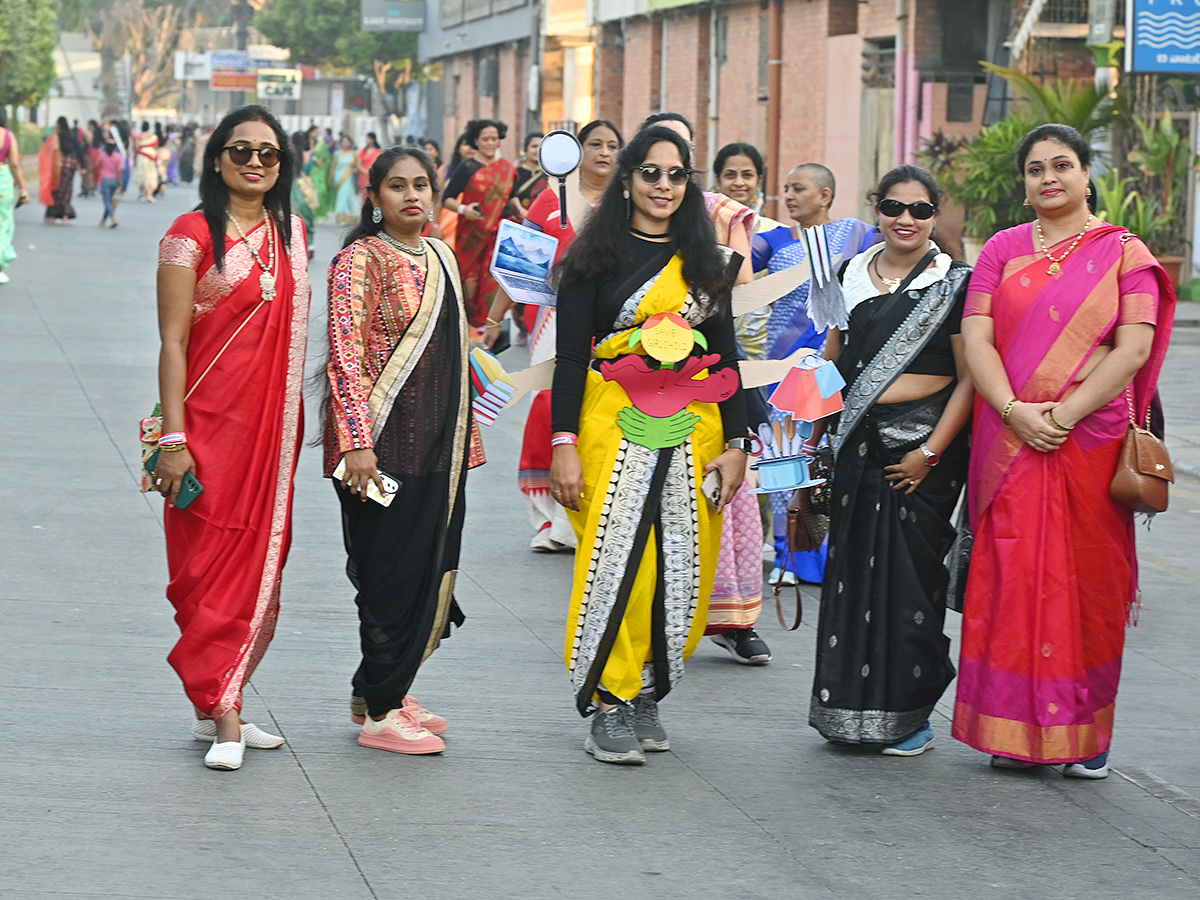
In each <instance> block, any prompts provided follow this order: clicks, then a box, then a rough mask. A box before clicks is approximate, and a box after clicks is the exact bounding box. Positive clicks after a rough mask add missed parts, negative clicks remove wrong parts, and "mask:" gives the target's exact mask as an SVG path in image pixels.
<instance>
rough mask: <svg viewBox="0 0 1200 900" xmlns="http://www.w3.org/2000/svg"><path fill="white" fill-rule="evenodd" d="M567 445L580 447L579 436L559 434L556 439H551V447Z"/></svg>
mask: <svg viewBox="0 0 1200 900" xmlns="http://www.w3.org/2000/svg"><path fill="white" fill-rule="evenodd" d="M565 444H571V445H573V446H578V445H579V435H577V434H557V435H555V436H554V437H552V438H550V446H551V447H562V446H563V445H565Z"/></svg>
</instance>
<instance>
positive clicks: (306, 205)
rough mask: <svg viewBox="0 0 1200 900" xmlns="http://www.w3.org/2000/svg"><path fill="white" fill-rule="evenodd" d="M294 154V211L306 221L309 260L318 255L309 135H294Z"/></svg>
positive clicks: (315, 197) (315, 202)
mask: <svg viewBox="0 0 1200 900" xmlns="http://www.w3.org/2000/svg"><path fill="white" fill-rule="evenodd" d="M292 152H293V153H294V154H295V157H296V178H295V180H294V181H293V182H292V209H294V210H295V211H296V215H298V216H299V217H300V218H301V219H303V220H304V233H305V235H306V236H307V237H308V258H309V259H312V258H313V256H314V255H315V253H316V250H315V249H314V247H315V242H316V239H317V236H316V228H317V223H316V217H315V215H314V210H315V208H316V204H317V191H316V188H315V187H313V180H312V175H311V172H312V169H313V162H312V152H311V151H310V150H309V149H308V135H306V134H305V133H304V132H303V131H297V132H296V133H295V134H293V135H292Z"/></svg>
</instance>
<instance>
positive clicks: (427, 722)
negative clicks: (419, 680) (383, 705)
mask: <svg viewBox="0 0 1200 900" xmlns="http://www.w3.org/2000/svg"><path fill="white" fill-rule="evenodd" d="M404 706H405V708H408V707H412V708H413V709H414V710H415V711H416V714H417V721H418V722H420V723H421V725H422V727H423V728H424V729H425V730H426V731H428V732H429V733H430V734H445V733H446V730H447V729H448V728H449V727H450V726H449V724H447V722H446V720H445V719H443V718H442V717H441V716H439V715H435V714H434V713H431V712H430V711H429V710H427V709H426V708H425V707H423V706H422V705H421V703H420V701H419V700H417V698H416V697H414V696H413V695H412V694H408V695H406V696H405V698H404ZM366 719H367V701H366V700H364V699H363V698H362V697H351V698H350V721H351V722H353V723H354V724H355V725H361V724H363V722H365V721H366Z"/></svg>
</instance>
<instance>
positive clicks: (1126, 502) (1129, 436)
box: [1110, 391, 1175, 515]
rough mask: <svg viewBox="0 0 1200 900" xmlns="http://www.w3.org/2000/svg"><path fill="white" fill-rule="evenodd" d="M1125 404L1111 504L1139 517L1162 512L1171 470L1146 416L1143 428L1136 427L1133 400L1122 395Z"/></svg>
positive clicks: (1160, 442)
mask: <svg viewBox="0 0 1200 900" xmlns="http://www.w3.org/2000/svg"><path fill="white" fill-rule="evenodd" d="M1125 397H1126V400H1128V402H1129V427H1128V428H1127V429H1126V430H1125V439H1124V440H1123V441H1122V442H1121V458H1120V460H1119V462H1118V463H1117V471H1116V474H1115V475H1113V480H1112V487H1111V489H1110V493H1111V494H1112V498H1113V500H1115V501H1116V502H1117V503H1119V504H1121V505H1122V506H1124V507H1126V508H1127V509H1131V510H1133V511H1134V512H1140V513H1150V514H1151V515H1153V514H1154V513H1160V512H1166V509H1167V501H1168V499H1169V498H1168V488H1169V485H1170V484H1173V483H1174V481H1175V470H1174V469H1173V468H1172V467H1171V457H1170V455H1169V454H1168V453H1167V448H1166V446H1165V445H1164V444H1163V442H1162V441H1160V440H1159V439H1158V438H1157V437H1155V435H1154V434H1153V432H1151V431H1150V414H1149V413H1147V414H1146V427H1145V428H1142V427H1140V426H1139V425H1138V423H1137V419H1136V417H1135V414H1134V410H1133V397H1132V396H1130V393H1129V392H1128V391H1126V392H1125Z"/></svg>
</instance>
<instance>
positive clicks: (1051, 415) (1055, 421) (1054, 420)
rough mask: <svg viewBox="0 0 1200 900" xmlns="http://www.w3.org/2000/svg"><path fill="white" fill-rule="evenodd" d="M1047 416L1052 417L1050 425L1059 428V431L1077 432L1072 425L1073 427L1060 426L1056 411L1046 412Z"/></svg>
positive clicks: (1049, 410)
mask: <svg viewBox="0 0 1200 900" xmlns="http://www.w3.org/2000/svg"><path fill="white" fill-rule="evenodd" d="M1046 415H1048V416H1049V417H1050V424H1051V425H1053V426H1054V427H1055V428H1057V429H1058V430H1059V431H1074V430H1075V426H1074V425H1071V426H1067V425H1060V424H1059V422H1058V419H1056V418H1054V410H1052V409H1048V410H1046Z"/></svg>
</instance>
